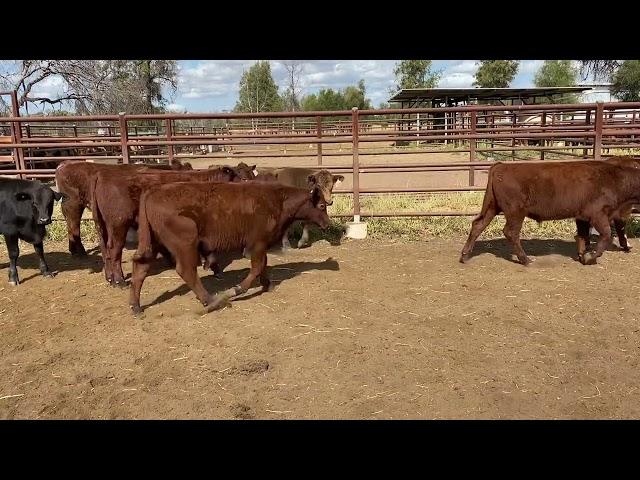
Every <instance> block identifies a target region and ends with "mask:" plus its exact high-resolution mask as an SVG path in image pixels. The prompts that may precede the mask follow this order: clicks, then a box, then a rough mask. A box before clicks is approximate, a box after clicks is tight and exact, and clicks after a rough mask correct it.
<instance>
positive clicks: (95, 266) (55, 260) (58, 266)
mask: <svg viewBox="0 0 640 480" xmlns="http://www.w3.org/2000/svg"><path fill="white" fill-rule="evenodd" d="M32 248H33V247H32ZM25 250H26V249H25V248H21V251H20V256H19V257H18V261H17V265H18V269H19V270H20V269H23V268H28V269H35V270H39V268H40V260H39V259H38V255H37V254H36V252H33V251H32V252H30V253H23V252H24V251H25ZM90 252H91V253H90ZM44 258H45V260H46V261H47V265H49V269H50V270H51V271H52V272H54V273H56V274H57V273H61V272H72V271H75V270H85V269H89V271H90V272H91V273H99V272H101V271H102V257H101V256H100V253H99V252H95V251H91V250H89V251H87V256H85V257H74V256H72V255H71V254H70V253H68V252H47V247H46V245H45V249H44ZM5 268H7V269H8V268H9V261H8V260H7V261H6V262H2V263H0V269H5ZM38 275H40V273H37V274H35V275H31V276H29V277H24V278H22V277H21V278H20V283H24V282H26V281H27V280H30V279H32V278H34V277H37V276H38Z"/></svg>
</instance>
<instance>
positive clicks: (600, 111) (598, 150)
mask: <svg viewBox="0 0 640 480" xmlns="http://www.w3.org/2000/svg"><path fill="white" fill-rule="evenodd" d="M603 120H604V105H603V104H602V102H596V125H595V127H596V138H595V140H594V142H593V159H594V160H600V158H601V155H602V122H603Z"/></svg>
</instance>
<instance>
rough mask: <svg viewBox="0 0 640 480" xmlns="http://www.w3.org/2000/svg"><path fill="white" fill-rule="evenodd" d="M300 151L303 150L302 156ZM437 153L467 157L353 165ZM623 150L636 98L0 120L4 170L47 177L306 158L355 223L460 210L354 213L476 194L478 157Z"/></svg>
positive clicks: (634, 129)
mask: <svg viewBox="0 0 640 480" xmlns="http://www.w3.org/2000/svg"><path fill="white" fill-rule="evenodd" d="M194 122H204V123H207V125H194ZM3 132H4V133H3ZM636 137H639V138H636ZM305 145H308V147H309V148H307V149H306V150H302V149H301V148H304V146H305ZM442 146H445V147H446V148H452V149H453V150H451V151H454V152H459V153H468V161H463V162H460V161H459V162H437V163H434V162H420V163H407V162H402V161H398V162H397V163H389V164H382V163H376V162H375V160H373V161H371V162H367V161H363V160H364V159H365V157H372V158H373V159H375V157H376V156H379V155H403V154H428V153H442V152H443V149H442ZM272 147H273V149H272ZM314 147H315V148H314ZM238 148H242V150H240V151H238V150H237V149H238ZM629 148H640V102H638V103H635V102H634V103H629V102H626V103H623V102H620V103H592V104H556V105H540V104H536V105H514V106H502V105H473V106H466V107H449V108H418V109H386V110H358V109H357V108H354V109H353V110H350V111H322V112H262V113H211V114H209V113H207V114H204V113H198V114H154V115H126V114H120V115H87V116H78V115H76V116H60V117H49V116H46V117H45V116H42V117H38V116H33V117H20V116H19V115H18V110H17V108H15V104H14V106H13V109H12V116H11V117H0V169H1V170H0V173H1V174H3V175H18V176H19V177H21V178H52V177H53V176H54V172H55V165H57V164H58V163H59V162H61V161H63V160H68V159H85V160H95V159H101V160H113V161H116V162H118V163H120V162H122V163H132V162H140V161H144V160H149V159H155V160H156V161H166V162H169V163H172V162H175V161H178V160H183V159H196V158H204V159H211V160H216V159H229V160H235V159H242V158H273V157H282V158H289V157H300V158H308V157H316V158H317V161H316V164H317V165H318V166H322V167H323V168H327V169H329V170H330V171H333V172H341V173H351V174H352V176H353V182H352V185H353V186H352V188H351V189H342V190H336V193H351V194H353V211H352V213H351V214H349V216H354V217H355V218H356V219H357V218H359V217H360V216H422V215H425V216H430V215H433V216H443V215H446V216H449V215H469V214H470V213H468V212H451V211H442V212H407V211H397V212H393V211H385V212H364V213H363V212H361V209H360V195H361V194H368V193H381V194H382V193H384V194H393V193H411V192H413V193H418V192H422V193H442V192H459V191H480V190H483V188H482V187H479V186H476V173H477V172H478V171H479V170H486V169H488V168H489V167H490V166H491V165H492V164H493V163H495V162H494V161H482V160H483V158H486V157H487V156H488V155H492V156H494V157H495V156H504V157H505V158H504V159H505V160H511V161H518V160H521V161H524V160H526V161H531V160H545V156H547V155H549V154H554V155H556V156H561V157H562V159H563V160H568V159H586V158H591V159H595V160H598V159H600V158H601V156H602V155H603V151H605V150H616V149H629ZM234 149H236V150H234ZM274 149H277V151H274ZM3 150H4V153H3ZM214 150H215V151H214ZM444 151H447V150H444ZM524 152H529V153H535V154H536V157H535V158H524V157H521V156H520V155H521V154H522V153H524ZM346 156H348V157H351V161H350V164H349V165H344V164H342V165H340V164H331V165H324V164H323V162H324V159H325V157H327V158H334V157H346ZM547 160H548V158H547ZM451 171H467V172H468V184H467V185H466V186H456V187H428V188H427V187H425V188H419V187H407V188H361V186H360V185H361V181H360V176H361V175H367V174H371V173H382V172H388V173H418V172H451ZM340 216H345V215H340Z"/></svg>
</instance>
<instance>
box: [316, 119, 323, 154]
mask: <svg viewBox="0 0 640 480" xmlns="http://www.w3.org/2000/svg"><path fill="white" fill-rule="evenodd" d="M316 135H317V137H318V140H320V139H321V138H322V117H316ZM318 165H322V143H320V142H318Z"/></svg>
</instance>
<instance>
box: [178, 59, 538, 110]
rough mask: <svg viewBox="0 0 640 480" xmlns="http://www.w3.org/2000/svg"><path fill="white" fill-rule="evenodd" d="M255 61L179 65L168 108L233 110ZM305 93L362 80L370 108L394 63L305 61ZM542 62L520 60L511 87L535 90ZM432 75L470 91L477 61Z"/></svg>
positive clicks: (441, 64) (438, 66)
mask: <svg viewBox="0 0 640 480" xmlns="http://www.w3.org/2000/svg"><path fill="white" fill-rule="evenodd" d="M254 62H255V60H253V61H251V60H250V61H238V60H220V61H217V60H189V61H180V62H178V65H179V82H178V91H177V93H176V95H175V98H174V99H173V100H172V102H171V104H170V105H169V108H170V109H171V110H175V111H184V110H187V111H189V112H209V111H221V110H231V109H233V107H234V105H235V103H236V100H237V98H238V83H239V81H240V77H241V76H242V72H243V70H244V69H247V68H249V67H250V66H251V65H252V64H253V63H254ZM303 62H304V63H303V72H302V75H301V87H302V93H303V94H309V93H315V92H317V91H318V90H320V89H321V88H334V89H340V88H344V87H347V86H349V85H355V84H356V83H357V82H358V80H360V79H361V78H362V79H364V81H365V86H366V88H367V96H368V97H369V98H370V99H371V101H372V102H373V105H374V106H376V107H377V106H378V105H379V104H380V103H381V102H384V101H386V100H387V99H388V98H389V94H388V92H389V88H390V87H391V86H392V85H393V84H394V75H393V68H394V66H395V64H396V62H397V60H308V61H303ZM542 62H543V61H542V60H523V61H522V62H521V63H520V68H519V71H518V75H517V76H516V78H515V79H514V81H513V83H512V85H511V86H512V87H528V86H533V75H534V74H535V72H536V70H537V69H538V68H539V67H540V65H542ZM433 67H434V69H435V70H442V71H443V72H442V73H443V74H442V79H441V80H440V83H439V85H438V86H440V87H471V86H472V83H473V81H474V78H473V75H474V73H475V71H476V69H477V65H476V60H435V61H434V62H433ZM271 69H272V72H273V77H274V80H275V81H276V83H277V84H278V85H279V86H280V88H281V90H283V89H284V88H285V83H286V80H285V74H286V70H285V68H284V66H283V64H282V61H278V60H271Z"/></svg>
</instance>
